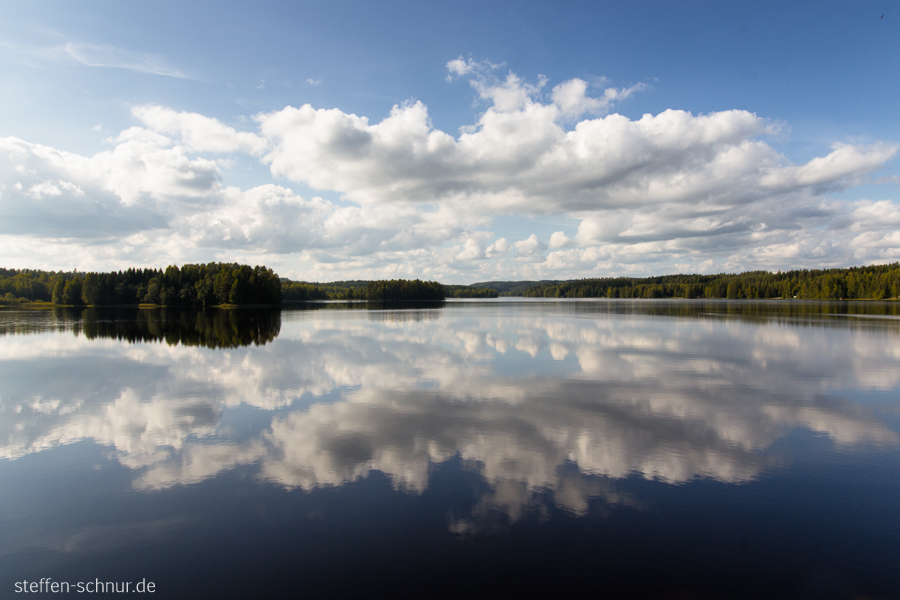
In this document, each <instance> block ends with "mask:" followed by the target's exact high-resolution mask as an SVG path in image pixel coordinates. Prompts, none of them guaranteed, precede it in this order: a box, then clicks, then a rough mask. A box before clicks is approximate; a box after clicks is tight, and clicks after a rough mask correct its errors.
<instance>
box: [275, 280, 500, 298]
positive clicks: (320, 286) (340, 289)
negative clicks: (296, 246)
mask: <svg viewBox="0 0 900 600" xmlns="http://www.w3.org/2000/svg"><path fill="white" fill-rule="evenodd" d="M416 282H418V284H417V283H416ZM373 284H376V285H373ZM425 284H427V285H425ZM423 285H425V287H424V288H423V287H422V286H423ZM437 286H440V287H442V288H443V290H442V293H441V294H440V295H439V294H438V291H437ZM426 288H427V289H426ZM497 295H498V292H497V290H492V289H489V288H483V287H473V286H467V285H442V284H440V283H438V282H437V281H420V280H418V279H416V280H412V281H410V280H407V279H395V280H391V281H336V282H333V283H308V282H305V281H290V280H289V279H282V280H281V297H282V298H283V299H284V300H287V301H293V302H308V301H311V300H371V301H375V302H384V301H392V300H394V301H396V300H403V301H417V300H444V299H445V298H496V297H497Z"/></svg>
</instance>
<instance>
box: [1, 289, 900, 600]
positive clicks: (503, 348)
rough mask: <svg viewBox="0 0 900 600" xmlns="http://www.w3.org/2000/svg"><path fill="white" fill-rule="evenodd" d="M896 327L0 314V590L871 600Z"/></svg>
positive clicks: (687, 309) (866, 317) (863, 322)
mask: <svg viewBox="0 0 900 600" xmlns="http://www.w3.org/2000/svg"><path fill="white" fill-rule="evenodd" d="M897 308H898V307H897V304H895V303H857V304H847V303H812V302H797V301H794V302H740V301H735V302H701V301H696V302H694V301H676V302H655V301H640V302H631V301H505V302H504V301H492V302H451V303H447V304H443V305H437V306H426V307H423V306H420V307H416V308H405V309H402V310H395V309H388V308H384V307H381V308H377V307H374V308H373V307H370V308H366V307H365V305H359V304H344V305H311V306H310V308H308V309H297V310H286V311H281V312H279V311H258V310H232V311H225V310H222V311H204V312H191V311H167V310H155V311H152V310H126V309H120V310H112V309H111V310H86V311H12V310H7V311H0V597H3V598H6V597H22V596H20V595H19V594H17V593H16V591H17V588H16V585H17V584H16V582H20V583H21V582H22V581H23V580H27V581H28V582H29V585H30V582H32V581H36V582H37V581H40V579H41V578H48V577H49V578H51V581H54V582H68V583H69V584H70V593H72V594H76V593H77V592H76V587H75V586H76V584H77V583H78V582H82V583H83V584H84V583H91V584H92V585H94V584H96V581H97V580H99V581H100V582H101V583H103V584H105V582H111V583H117V582H118V583H119V585H120V589H121V586H123V585H124V582H131V586H134V585H135V583H136V582H140V581H142V580H146V581H147V582H153V583H154V584H155V588H154V589H155V593H154V594H153V596H152V597H159V598H207V597H208V598H256V597H299V598H325V597H329V598H330V597H340V596H349V597H364V596H374V595H376V594H379V593H383V592H387V593H390V594H393V595H395V596H398V597H408V596H417V597H423V598H432V597H464V596H466V597H492V598H494V597H510V596H517V595H518V596H522V595H525V594H526V593H532V594H534V593H538V594H540V595H542V596H548V597H549V596H550V595H551V594H569V593H578V594H590V595H591V596H592V597H610V598H628V597H659V598H900V435H898V431H900V311H898V310H897ZM48 595H50V596H54V595H59V594H52V593H51V594H48ZM110 595H113V594H110Z"/></svg>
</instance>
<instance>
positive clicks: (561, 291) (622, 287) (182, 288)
mask: <svg viewBox="0 0 900 600" xmlns="http://www.w3.org/2000/svg"><path fill="white" fill-rule="evenodd" d="M498 294H499V295H522V296H526V297H532V298H711V299H712V298H734V299H762V298H803V299H817V300H837V299H846V300H862V299H886V298H897V297H900V263H892V264H888V265H873V266H867V267H850V268H847V269H819V270H815V269H814V270H809V269H801V270H794V271H785V272H781V271H779V272H777V273H770V272H768V271H750V272H746V273H738V274H733V273H724V274H718V275H663V276H658V277H643V278H635V277H606V278H593V279H579V280H570V281H540V282H495V283H493V284H492V283H491V282H484V283H479V284H473V285H471V286H460V285H451V286H448V285H443V284H441V283H439V282H437V281H422V280H419V279H415V280H407V279H393V280H390V281H359V280H355V281H339V282H333V283H308V282H303V281H291V280H289V279H279V278H278V276H277V275H275V273H274V272H272V270H271V269H268V268H266V267H260V266H256V267H250V266H248V265H240V264H237V263H208V264H197V265H193V264H188V265H184V266H182V267H180V268H179V267H176V266H169V267H167V268H166V269H165V270H162V269H127V270H124V271H116V272H112V273H79V272H77V271H71V272H62V271H38V270H27V269H26V270H16V269H0V303H6V304H10V303H15V302H29V301H32V302H33V301H43V302H52V303H54V304H63V305H72V306H82V305H88V306H102V305H128V304H157V305H163V306H215V305H222V304H268V305H274V304H280V303H281V301H282V300H286V301H300V302H305V301H311V300H369V301H377V302H399V301H422V300H426V301H433V300H443V299H445V298H448V297H449V298H492V297H496V296H497V295H498Z"/></svg>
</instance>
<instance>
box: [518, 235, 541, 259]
mask: <svg viewBox="0 0 900 600" xmlns="http://www.w3.org/2000/svg"><path fill="white" fill-rule="evenodd" d="M514 246H515V247H516V252H518V253H519V258H522V259H525V260H542V259H543V258H544V252H546V251H547V244H545V243H544V242H542V241H540V240H539V239H538V238H537V236H536V235H534V234H533V233H532V234H531V235H530V236H528V239H524V240H521V241H518V242H516V243H515V244H514Z"/></svg>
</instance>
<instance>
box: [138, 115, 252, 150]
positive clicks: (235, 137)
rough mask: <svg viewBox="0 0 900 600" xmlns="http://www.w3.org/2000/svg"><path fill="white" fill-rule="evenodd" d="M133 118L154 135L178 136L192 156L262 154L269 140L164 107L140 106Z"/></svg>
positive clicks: (214, 120)
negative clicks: (200, 154)
mask: <svg viewBox="0 0 900 600" xmlns="http://www.w3.org/2000/svg"><path fill="white" fill-rule="evenodd" d="M131 112H132V114H133V115H134V116H135V117H136V118H137V119H138V120H140V121H141V122H142V123H143V124H144V125H146V126H147V127H149V128H150V129H152V130H153V131H156V132H159V133H162V134H166V135H175V136H177V137H178V138H179V139H180V141H181V143H182V144H183V145H184V147H185V149H186V150H188V151H191V152H247V153H248V154H252V155H259V154H262V153H263V151H264V150H265V149H266V140H264V139H263V138H261V137H259V136H258V135H256V134H255V133H250V132H246V131H237V130H235V129H234V128H232V127H228V126H227V125H224V124H222V123H221V122H219V121H218V120H216V119H211V118H209V117H204V116H203V115H200V114H197V113H188V112H176V111H174V110H172V109H170V108H164V107H162V106H154V105H147V106H138V107H135V108H133V109H132V111H131Z"/></svg>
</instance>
